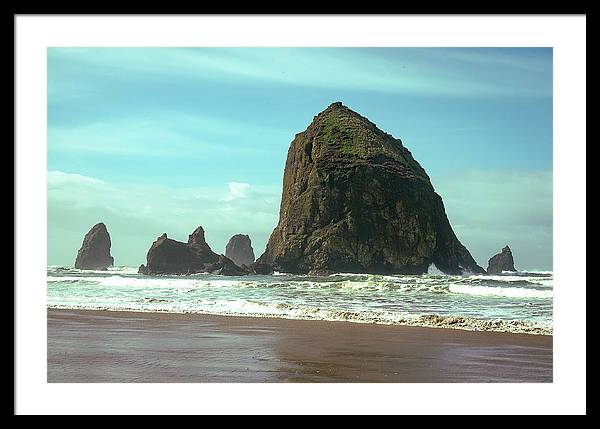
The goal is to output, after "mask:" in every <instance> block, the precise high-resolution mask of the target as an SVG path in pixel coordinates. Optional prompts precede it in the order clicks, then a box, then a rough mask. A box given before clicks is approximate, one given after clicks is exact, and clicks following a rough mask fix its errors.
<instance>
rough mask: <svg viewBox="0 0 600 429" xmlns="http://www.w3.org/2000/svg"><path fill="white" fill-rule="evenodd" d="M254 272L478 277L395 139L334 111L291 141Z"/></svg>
mask: <svg viewBox="0 0 600 429" xmlns="http://www.w3.org/2000/svg"><path fill="white" fill-rule="evenodd" d="M258 262H259V263H261V264H264V265H269V266H271V267H272V268H273V269H275V270H277V271H282V272H290V273H311V274H328V273H331V272H355V273H356V272H361V273H381V274H391V273H400V274H421V273H426V272H427V269H428V267H429V266H430V264H432V263H434V264H435V265H436V266H437V267H438V268H439V269H440V270H441V271H443V272H445V273H448V274H459V273H463V272H475V273H484V272H485V271H484V270H483V268H481V267H480V266H478V265H477V263H476V262H475V260H474V259H473V258H472V257H471V254H470V253H469V251H468V250H467V249H466V248H465V247H464V246H463V245H462V244H461V243H460V241H459V240H458V238H457V237H456V235H455V234H454V231H453V230H452V227H451V226H450V223H449V222H448V218H447V217H446V212H445V209H444V204H443V202H442V199H441V197H440V196H439V195H438V194H437V193H436V192H435V190H434V188H433V186H432V184H431V182H430V180H429V177H428V175H427V173H426V172H425V170H424V169H423V168H422V167H421V166H420V165H419V163H418V162H417V161H415V159H414V158H413V157H412V155H411V153H410V152H409V151H408V149H406V148H405V147H404V146H403V144H402V142H401V141H400V140H399V139H395V138H394V137H392V136H391V135H389V134H387V133H385V132H383V131H381V130H379V129H378V128H377V127H376V126H375V124H373V123H372V122H370V121H369V120H368V119H367V118H365V117H363V116H361V115H359V114H358V113H356V112H353V111H352V110H350V109H349V108H347V107H346V106H344V105H342V103H339V102H338V103H333V104H332V105H330V106H329V107H328V108H327V109H325V110H324V111H323V112H321V113H319V114H318V115H317V116H315V117H314V120H313V122H312V123H311V124H310V125H309V126H308V128H307V129H306V131H303V132H301V133H299V134H296V136H295V138H294V140H293V141H292V143H291V145H290V148H289V150H288V155H287V160H286V164H285V171H284V177H283V192H282V198H281V206H280V213H279V223H278V224H277V227H276V228H275V229H274V231H273V233H272V234H271V237H270V239H269V242H268V244H267V248H266V250H265V253H264V254H263V255H262V256H261V257H260V258H259V260H258Z"/></svg>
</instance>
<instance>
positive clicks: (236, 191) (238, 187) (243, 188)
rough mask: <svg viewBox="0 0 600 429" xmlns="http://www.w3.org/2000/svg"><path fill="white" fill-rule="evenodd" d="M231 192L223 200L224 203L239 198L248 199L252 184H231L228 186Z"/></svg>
mask: <svg viewBox="0 0 600 429" xmlns="http://www.w3.org/2000/svg"><path fill="white" fill-rule="evenodd" d="M227 186H228V187H229V192H227V194H226V195H225V196H224V197H223V198H221V200H222V201H227V202H229V201H233V200H236V199H238V198H247V197H248V193H249V191H250V184H249V183H243V182H229V183H228V184H227Z"/></svg>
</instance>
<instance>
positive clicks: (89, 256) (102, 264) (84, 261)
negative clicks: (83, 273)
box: [75, 222, 114, 270]
mask: <svg viewBox="0 0 600 429" xmlns="http://www.w3.org/2000/svg"><path fill="white" fill-rule="evenodd" d="M110 245H111V243H110V235H109V233H108V230H107V229H106V225H104V223H102V222H100V223H97V224H96V225H94V226H93V227H92V229H90V230H89V231H88V233H87V234H86V235H85V237H84V239H83V243H82V244H81V248H80V249H79V251H78V252H77V258H76V259H75V268H78V269H80V270H105V269H107V268H108V267H112V266H113V264H114V259H113V257H112V256H110Z"/></svg>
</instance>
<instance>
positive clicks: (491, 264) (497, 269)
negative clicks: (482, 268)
mask: <svg viewBox="0 0 600 429" xmlns="http://www.w3.org/2000/svg"><path fill="white" fill-rule="evenodd" d="M502 271H517V270H516V269H515V261H514V259H513V255H512V251H511V250H510V247H508V246H505V247H504V248H503V249H502V252H500V253H498V254H496V255H494V256H492V257H491V258H490V259H489V261H488V267H487V273H488V274H502Z"/></svg>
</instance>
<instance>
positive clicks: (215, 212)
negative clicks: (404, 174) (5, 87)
mask: <svg viewBox="0 0 600 429" xmlns="http://www.w3.org/2000/svg"><path fill="white" fill-rule="evenodd" d="M334 101H342V102H343V103H344V104H345V105H347V106H348V107H350V108H351V109H353V110H355V111H357V112H359V113H360V114H362V115H364V116H366V117H368V118H369V119H370V120H371V121H372V122H374V123H376V124H377V125H378V127H379V128H381V129H382V130H384V131H386V132H388V133H390V134H392V135H394V136H395V137H397V138H400V139H402V141H403V143H404V145H405V146H406V147H407V148H408V149H409V150H410V151H411V152H412V153H413V155H414V157H415V158H416V159H417V160H418V161H419V163H420V164H421V165H422V166H423V167H424V168H425V169H426V170H427V172H428V174H429V176H430V177H431V180H432V183H433V185H434V187H435V188H436V191H437V192H438V193H439V194H440V195H441V196H442V198H443V200H444V204H445V206H446V213H447V214H448V217H449V219H450V222H451V224H452V226H453V228H454V230H455V232H456V234H457V236H458V238H459V239H460V240H461V241H462V243H463V244H464V245H465V246H467V248H468V249H469V250H470V251H471V253H472V254H473V257H474V258H475V259H476V260H477V262H478V263H479V264H480V265H482V266H484V268H485V267H486V266H487V260H488V259H489V258H490V257H491V256H492V255H493V254H494V253H496V252H498V251H500V249H501V248H502V247H503V246H504V245H506V244H508V245H510V247H511V248H512V250H513V254H514V256H515V265H516V267H517V268H518V269H541V270H548V269H552V49H551V48H539V49H538V48H536V49H530V48H491V49H483V48H435V49H434V48H360V49H358V48H357V49H354V48H235V49H232V48H156V49H155V48H90V49H88V48H49V49H48V264H50V265H66V266H71V265H73V263H74V260H75V256H76V253H77V250H78V248H79V247H80V245H81V241H82V239H83V236H84V235H85V233H86V232H87V231H88V230H89V228H90V227H91V226H92V225H94V224H95V223H97V222H99V221H103V222H105V223H106V225H107V227H108V230H109V232H110V234H111V238H112V243H113V245H112V254H113V256H114V257H115V263H116V264H117V265H131V266H138V265H139V264H141V263H144V262H145V257H146V252H147V251H148V248H149V247H150V245H151V243H152V242H153V241H154V240H155V239H156V237H158V236H159V235H161V234H162V233H163V232H166V233H167V234H168V235H169V237H171V238H175V239H178V240H187V235H188V234H189V233H191V232H192V231H193V230H194V229H195V228H196V226H198V225H202V226H204V229H205V230H206V239H207V242H208V244H209V245H210V246H211V247H212V249H213V250H214V251H215V252H217V253H224V248H225V244H226V243H227V240H228V239H229V237H230V236H232V235H233V234H236V233H247V234H249V235H250V237H251V239H252V243H253V247H254V251H255V254H256V255H257V257H258V256H259V255H260V254H262V252H263V251H264V248H265V245H266V242H267V240H268V237H269V235H270V233H271V231H272V230H273V228H274V227H275V225H276V224H277V220H278V212H279V202H280V198H281V184H282V178H283V167H284V163H285V158H286V155H287V150H288V147H289V144H290V142H291V141H292V139H293V137H294V134H296V133H298V132H300V131H303V130H304V129H305V128H306V127H307V126H308V124H309V123H310V122H311V121H312V118H313V116H315V115H316V114H317V113H318V112H320V111H322V110H323V109H325V108H326V107H327V106H328V105H329V104H331V103H332V102H334Z"/></svg>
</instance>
